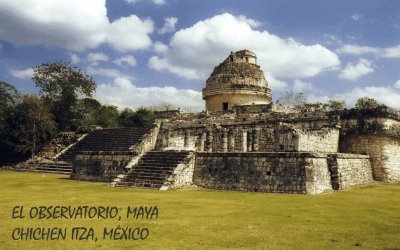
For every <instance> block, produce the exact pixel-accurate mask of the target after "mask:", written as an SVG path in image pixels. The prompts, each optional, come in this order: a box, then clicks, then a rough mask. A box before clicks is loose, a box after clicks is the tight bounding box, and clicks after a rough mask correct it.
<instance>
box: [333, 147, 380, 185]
mask: <svg viewBox="0 0 400 250" xmlns="http://www.w3.org/2000/svg"><path fill="white" fill-rule="evenodd" d="M328 167H329V171H330V172H331V181H332V187H333V189H335V190H340V189H345V188H348V187H351V186H355V185H360V184H366V183H371V182H373V179H372V168H371V163H370V159H369V156H366V155H356V154H332V155H328Z"/></svg>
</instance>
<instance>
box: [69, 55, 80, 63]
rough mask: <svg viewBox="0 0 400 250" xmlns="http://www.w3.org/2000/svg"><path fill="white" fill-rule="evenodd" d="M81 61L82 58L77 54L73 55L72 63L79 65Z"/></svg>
mask: <svg viewBox="0 0 400 250" xmlns="http://www.w3.org/2000/svg"><path fill="white" fill-rule="evenodd" d="M80 61H81V58H80V57H79V56H78V55H77V54H72V55H71V63H72V64H77V63H79V62H80Z"/></svg>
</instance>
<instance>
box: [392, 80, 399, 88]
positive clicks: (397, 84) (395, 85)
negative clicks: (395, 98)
mask: <svg viewBox="0 0 400 250" xmlns="http://www.w3.org/2000/svg"><path fill="white" fill-rule="evenodd" d="M393 86H394V87H395V88H396V89H400V80H397V82H395V83H394V85H393Z"/></svg>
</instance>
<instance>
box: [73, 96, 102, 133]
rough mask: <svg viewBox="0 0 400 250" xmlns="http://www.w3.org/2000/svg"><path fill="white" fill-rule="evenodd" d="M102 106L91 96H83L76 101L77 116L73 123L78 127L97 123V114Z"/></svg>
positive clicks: (87, 126)
mask: <svg viewBox="0 0 400 250" xmlns="http://www.w3.org/2000/svg"><path fill="white" fill-rule="evenodd" d="M101 108H102V105H101V103H100V102H99V101H97V100H96V99H92V98H84V99H82V100H79V101H78V105H77V113H78V117H77V119H76V120H75V123H76V124H77V125H78V126H79V127H80V128H89V127H90V126H92V125H98V116H99V112H100V110H101Z"/></svg>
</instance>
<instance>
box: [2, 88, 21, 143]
mask: <svg viewBox="0 0 400 250" xmlns="http://www.w3.org/2000/svg"><path fill="white" fill-rule="evenodd" d="M18 97H19V93H18V91H17V90H16V89H15V87H14V86H12V85H11V84H9V83H6V82H4V81H1V80H0V138H1V134H2V132H4V129H5V127H6V119H7V117H8V116H9V115H10V113H11V110H12V108H13V107H14V106H15V104H16V103H17V100H18Z"/></svg>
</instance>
